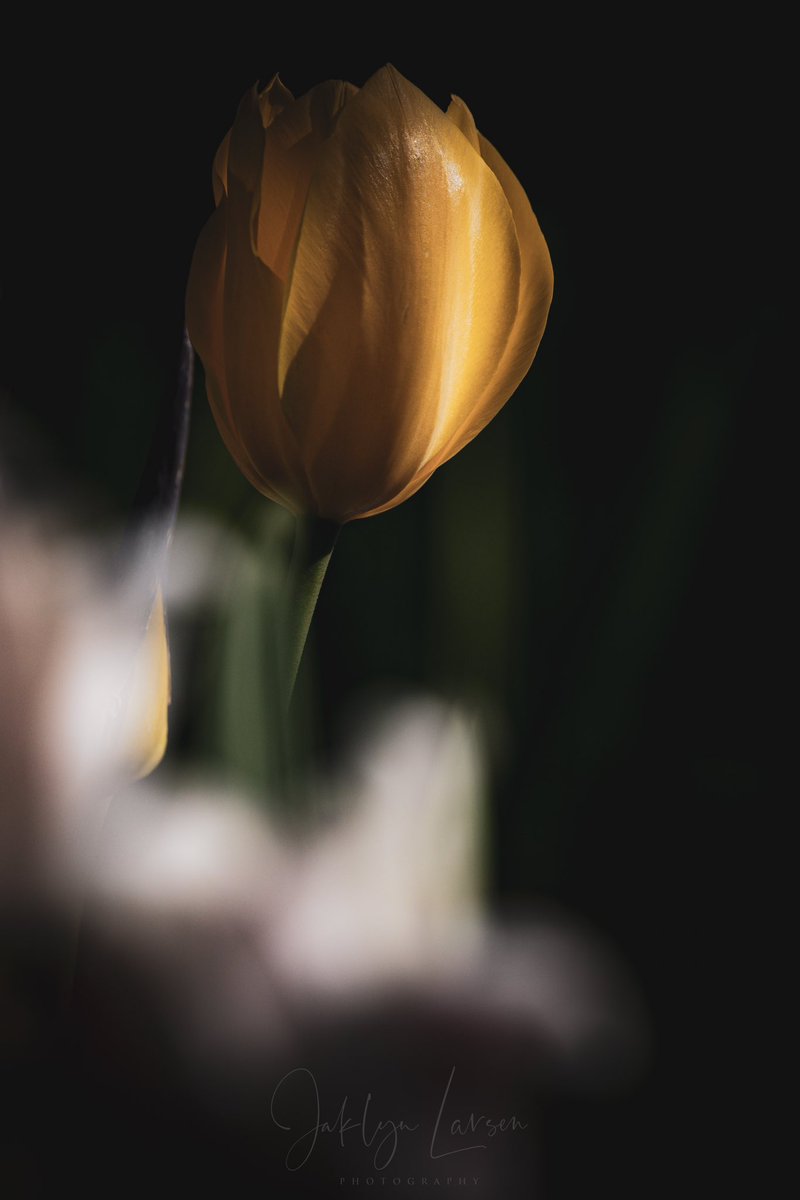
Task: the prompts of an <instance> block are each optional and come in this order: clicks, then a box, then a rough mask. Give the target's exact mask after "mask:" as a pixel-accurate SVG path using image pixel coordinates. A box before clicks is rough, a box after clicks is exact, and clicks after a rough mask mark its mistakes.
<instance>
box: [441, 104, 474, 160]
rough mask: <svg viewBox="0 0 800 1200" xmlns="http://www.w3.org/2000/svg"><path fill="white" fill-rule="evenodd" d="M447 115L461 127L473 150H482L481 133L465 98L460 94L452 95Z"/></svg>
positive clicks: (457, 126) (458, 127)
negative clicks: (459, 95)
mask: <svg viewBox="0 0 800 1200" xmlns="http://www.w3.org/2000/svg"><path fill="white" fill-rule="evenodd" d="M447 116H448V117H449V118H450V120H451V121H452V122H453V124H454V125H455V126H456V128H457V129H460V130H461V132H462V133H463V135H464V137H465V138H466V139H467V141H468V142H469V144H470V146H472V149H473V150H477V152H478V154H480V152H481V143H480V135H479V133H478V130H477V129H476V127H475V119H474V117H473V116H472V113H471V112H470V111H469V109H468V108H467V106H466V104H465V103H464V101H463V100H461V99H460V98H459V97H458V96H451V97H450V104H449V106H448V109H447Z"/></svg>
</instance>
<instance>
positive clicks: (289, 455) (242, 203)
mask: <svg viewBox="0 0 800 1200" xmlns="http://www.w3.org/2000/svg"><path fill="white" fill-rule="evenodd" d="M229 187H230V195H229V198H228V201H227V203H226V209H227V214H226V215H227V256H226V263H225V278H224V284H223V300H222V304H221V312H222V337H223V341H224V346H225V362H224V371H225V373H224V384H223V387H224V392H223V396H224V400H227V404H226V410H227V418H228V420H229V422H230V425H231V427H232V429H233V431H234V434H235V438H236V443H237V445H238V446H239V447H240V450H239V454H238V455H237V459H238V460H239V461H240V462H241V460H242V458H246V459H247V460H248V462H249V464H250V467H251V470H252V471H253V472H254V473H255V475H256V476H257V478H258V479H259V480H261V481H262V482H260V483H257V484H256V486H257V487H259V489H260V490H261V491H262V492H264V493H265V494H267V495H269V496H271V497H272V498H273V499H277V500H278V501H279V502H280V503H282V504H284V505H285V506H286V507H288V508H291V509H293V510H295V511H297V510H299V509H303V510H305V509H308V508H309V506H311V507H313V502H312V501H311V497H310V492H309V490H308V488H307V486H306V481H305V477H304V473H303V469H302V464H301V463H300V460H299V456H298V454H297V448H296V445H295V440H294V435H293V433H292V431H291V429H290V428H289V426H288V424H287V422H286V419H285V417H284V414H283V409H282V407H281V403H280V398H279V395H278V338H279V334H280V323H281V310H282V308H283V285H282V284H281V281H280V280H279V279H278V278H277V276H276V275H274V274H273V273H272V271H270V270H269V269H268V268H267V267H265V266H264V264H263V263H262V262H261V261H260V259H259V258H257V257H256V255H255V254H254V253H253V248H252V244H251V238H250V233H249V210H250V208H251V206H252V203H253V202H252V198H251V197H250V196H249V195H248V194H247V193H246V192H245V191H244V189H242V188H240V185H239V184H238V182H237V181H236V180H234V179H231V180H230V183H229Z"/></svg>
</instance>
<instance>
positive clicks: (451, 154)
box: [279, 67, 520, 520]
mask: <svg viewBox="0 0 800 1200" xmlns="http://www.w3.org/2000/svg"><path fill="white" fill-rule="evenodd" d="M519 281H520V251H519V246H518V242H517V235H516V232H515V228H514V222H513V219H512V215H511V209H510V207H509V203H508V201H507V199H506V196H505V193H504V191H503V188H502V187H501V185H500V183H499V182H498V180H497V178H496V176H495V175H494V173H493V172H492V171H491V170H490V169H489V168H488V167H487V165H486V164H485V163H484V162H483V160H482V158H481V157H480V155H479V154H478V153H477V152H476V151H475V150H474V149H473V147H472V146H471V145H470V143H469V140H468V139H467V138H465V137H464V135H463V134H462V133H461V132H460V131H459V130H458V129H457V128H456V127H455V125H454V123H453V122H452V121H450V120H448V118H447V117H446V116H445V114H444V113H443V112H442V111H441V110H440V109H439V108H437V107H436V105H434V104H433V103H432V102H431V101H430V100H429V99H428V98H427V97H426V96H425V95H423V93H422V92H420V91H418V90H417V88H415V87H413V85H411V84H410V83H409V82H408V81H407V80H405V79H403V77H402V76H400V75H399V74H398V73H397V72H396V71H395V70H394V69H393V68H392V67H386V68H384V69H383V70H381V71H379V72H378V73H377V74H376V75H375V76H373V77H372V79H370V80H369V82H368V83H367V84H366V85H365V87H364V88H362V90H361V91H360V92H359V93H358V95H357V96H355V97H353V98H352V99H351V100H350V102H349V103H348V104H347V106H346V107H345V109H344V111H343V112H342V113H341V115H340V117H339V121H338V124H337V126H336V129H335V132H334V133H333V135H332V136H331V137H330V138H329V139H328V141H327V142H326V143H325V146H324V148H323V152H322V154H321V156H320V160H319V163H318V166H317V169H316V172H315V174H314V177H313V179H312V183H311V187H310V189H309V193H308V199H307V202H306V209H305V214H304V217H303V223H302V228H301V234H300V240H299V243H298V247H297V252H296V257H295V261H294V265H293V269H292V274H291V278H290V282H289V287H288V290H287V297H286V305H285V310H284V319H283V330H282V336H281V344H280V352H279V384H280V388H281V395H282V398H283V404H284V408H285V411H286V414H287V417H288V420H289V422H290V424H291V425H292V428H293V429H294V430H295V433H296V434H297V439H298V443H299V445H301V446H302V447H303V455H304V459H305V465H306V470H307V472H308V474H309V475H310V476H311V477H312V478H313V479H314V487H315V494H316V496H317V501H318V504H319V506H320V507H319V511H320V512H321V513H322V514H323V515H325V516H330V517H334V518H336V519H339V520H347V519H350V518H352V517H354V516H359V515H364V514H365V513H366V512H367V511H369V510H372V509H374V508H376V507H378V506H381V505H385V504H386V503H388V502H390V501H392V500H393V498H394V497H396V496H397V495H398V494H399V493H400V492H402V491H403V489H405V488H407V487H408V486H409V484H410V483H411V482H412V481H413V480H414V478H415V477H416V476H417V474H418V473H419V472H420V471H422V470H423V469H424V468H425V467H426V464H427V463H428V462H430V461H431V460H432V459H433V458H435V457H436V456H437V454H438V453H439V452H440V451H441V448H442V446H443V444H444V443H446V442H447V441H449V439H450V437H451V436H452V431H453V430H454V429H456V428H460V427H461V426H462V425H464V424H465V423H466V422H467V421H468V420H469V418H470V416H471V414H472V411H473V409H474V406H475V402H476V400H477V399H478V398H479V397H480V396H482V395H483V393H484V392H485V390H486V389H487V386H488V384H489V383H490V381H491V379H492V378H493V376H494V374H495V372H496V369H497V363H498V362H499V360H500V359H501V357H502V356H503V353H504V350H505V347H506V343H507V341H508V338H509V335H510V333H511V330H512V327H513V325H514V321H515V319H516V316H517V309H518V296H519Z"/></svg>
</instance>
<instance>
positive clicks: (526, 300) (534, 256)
mask: <svg viewBox="0 0 800 1200" xmlns="http://www.w3.org/2000/svg"><path fill="white" fill-rule="evenodd" d="M447 115H448V117H450V119H451V120H452V121H453V123H454V124H455V125H457V126H458V128H459V129H460V130H461V131H462V132H463V133H464V135H465V136H466V137H468V138H469V140H470V142H471V143H473V142H474V140H475V139H477V141H478V144H479V146H480V153H481V156H482V158H483V160H484V161H485V162H486V164H487V165H488V166H489V167H490V168H491V170H492V171H493V173H494V175H495V176H496V178H497V180H498V181H499V183H500V185H501V187H502V188H503V191H504V192H505V195H506V199H507V200H508V203H509V206H510V208H511V212H512V214H513V217H514V226H515V228H516V231H517V238H518V241H519V248H520V256H521V263H522V271H521V278H520V292H519V309H518V313H517V318H516V320H515V322H514V328H513V330H512V333H511V336H510V337H509V340H508V344H507V346H506V349H505V352H504V354H503V356H502V359H501V360H500V362H499V363H498V367H497V371H496V372H495V375H494V377H493V379H492V380H491V383H490V385H489V387H488V388H487V389H486V391H485V392H484V394H483V395H482V396H481V397H480V399H479V400H478V402H477V403H476V405H475V408H474V410H473V411H472V412H471V413H470V414H469V416H468V418H467V420H466V421H465V422H464V423H463V425H462V426H461V427H460V428H458V429H456V430H454V431H453V433H452V435H451V438H450V440H449V442H448V443H447V445H445V446H444V447H443V449H442V450H441V451H440V453H439V454H438V455H437V456H436V458H435V459H434V465H435V466H440V465H441V464H442V463H444V462H446V461H447V459H449V458H452V457H453V455H454V454H457V453H458V451H459V450H461V449H462V448H463V447H464V446H465V445H467V443H468V442H470V441H471V440H472V439H473V438H474V437H475V436H476V435H477V434H478V433H480V431H481V430H482V429H483V428H484V427H485V426H486V425H488V423H489V421H491V420H492V418H493V417H494V416H495V415H496V414H497V413H498V412H499V410H500V409H501V408H502V407H503V405H504V404H505V403H506V401H507V400H508V398H509V397H510V396H511V395H513V393H514V392H515V391H516V389H517V388H518V387H519V385H520V383H521V382H522V380H523V379H524V377H525V375H526V374H527V373H528V370H529V369H530V365H531V363H532V362H533V359H534V356H535V354H536V351H537V349H538V347H539V343H540V341H541V340H542V334H543V333H544V329H545V325H546V323H547V314H548V312H549V310H550V303H551V301H552V298H553V267H552V263H551V261H550V253H549V251H548V249H547V243H546V242H545V240H544V236H543V235H542V231H541V229H540V228H539V222H538V221H537V220H536V217H535V216H534V213H533V210H532V208H531V205H530V201H529V200H528V197H527V195H526V194H525V190H524V188H523V187H522V185H521V183H520V182H519V180H518V179H517V177H516V176H515V175H514V173H513V172H512V171H511V169H510V167H509V166H508V165H507V164H506V162H505V161H504V160H503V159H502V158H501V156H500V155H499V154H498V153H497V151H496V150H495V148H494V146H492V144H491V143H490V142H489V141H487V140H486V138H485V137H483V136H482V135H481V134H479V133H478V132H477V130H476V129H475V122H474V120H473V118H472V114H471V113H470V111H469V109H468V108H467V106H466V105H465V104H464V102H463V101H462V100H459V99H458V97H456V96H454V97H453V101H452V103H451V105H450V107H449V108H448V110H447ZM426 478H427V476H426ZM423 482H424V479H423V480H421V482H420V484H419V485H418V486H421V485H422V483H423ZM414 490H416V489H414Z"/></svg>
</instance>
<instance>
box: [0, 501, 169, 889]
mask: <svg viewBox="0 0 800 1200" xmlns="http://www.w3.org/2000/svg"><path fill="white" fill-rule="evenodd" d="M150 610H152V611H151V612H150V617H149V618H148V615H147V614H148V612H149V611H150ZM0 662H2V664H3V671H2V678H0V775H1V776H2V781H3V803H2V807H1V808H0V860H1V861H2V866H3V868H4V870H3V875H4V879H5V881H6V884H7V886H10V887H12V888H16V887H17V886H19V885H20V884H22V885H23V886H25V885H26V884H27V883H28V882H30V881H32V880H33V879H34V878H35V879H40V877H41V876H42V875H43V874H44V875H45V876H47V875H49V874H51V873H52V872H53V871H55V872H58V871H59V870H60V869H61V868H63V866H64V864H65V863H66V862H67V861H68V860H69V859H70V858H71V856H72V854H73V853H75V852H76V848H74V847H73V849H70V848H69V847H70V846H72V845H73V843H76V842H78V843H79V842H80V841H81V840H84V839H91V838H92V837H93V836H94V833H95V830H96V826H97V821H98V820H99V819H100V817H101V815H102V811H103V802H104V800H105V798H106V797H107V796H108V795H109V794H110V793H111V792H113V791H114V790H115V789H116V788H117V787H118V786H120V785H121V784H122V783H124V782H129V781H130V780H131V779H132V778H135V777H136V776H138V775H142V774H144V773H146V772H147V771H148V770H150V769H151V768H152V767H153V766H154V765H155V764H156V763H157V761H158V759H159V758H160V756H161V752H163V746H164V741H165V732H166V705H167V703H168V692H169V667H168V659H167V650H166V632H165V628H164V624H163V609H162V607H161V602H160V597H159V598H158V599H157V601H156V604H155V606H154V605H153V601H152V598H151V597H148V594H147V586H146V582H145V580H144V579H140V578H139V577H138V575H137V572H136V570H135V568H134V569H132V570H131V571H130V574H129V575H128V576H127V577H126V579H125V580H124V586H121V585H120V584H119V583H113V582H112V581H110V580H109V578H108V575H107V574H103V572H102V569H101V562H100V557H99V555H98V554H97V553H96V552H92V551H90V550H89V549H88V548H87V547H86V546H79V545H78V544H77V543H75V542H73V541H70V540H68V539H66V538H64V537H63V536H61V537H56V536H53V535H52V534H48V533H46V532H45V531H44V529H43V528H42V527H41V526H40V525H37V524H36V523H34V522H33V521H32V520H21V519H16V520H12V519H9V518H6V519H5V520H4V522H3V524H2V526H0Z"/></svg>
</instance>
